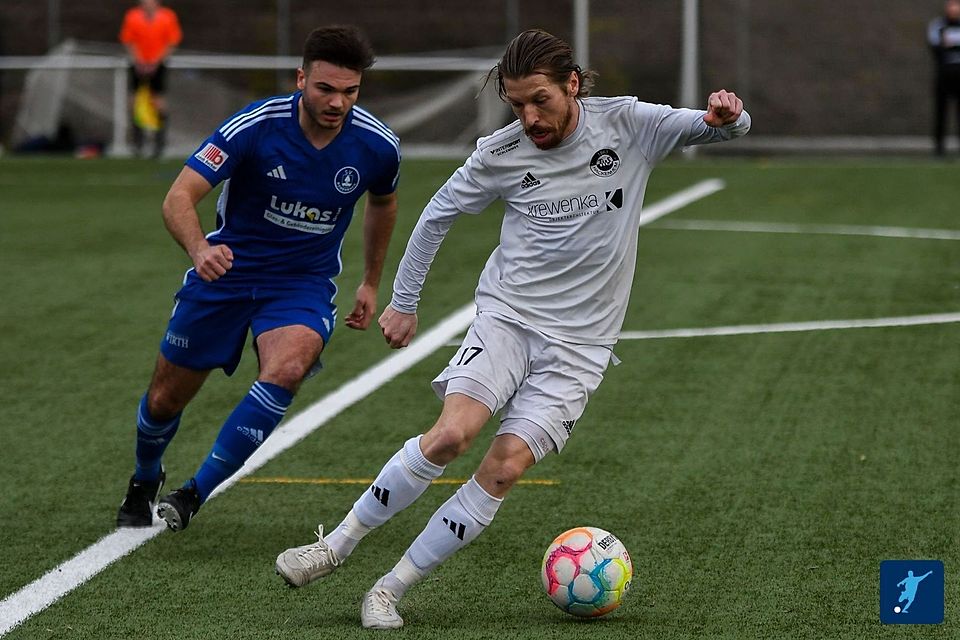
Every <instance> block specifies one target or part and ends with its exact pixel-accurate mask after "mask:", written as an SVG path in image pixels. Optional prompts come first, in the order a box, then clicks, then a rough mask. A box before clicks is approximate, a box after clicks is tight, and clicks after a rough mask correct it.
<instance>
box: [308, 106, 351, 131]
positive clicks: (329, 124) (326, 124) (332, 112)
mask: <svg viewBox="0 0 960 640" xmlns="http://www.w3.org/2000/svg"><path fill="white" fill-rule="evenodd" d="M303 108H304V110H305V111H306V112H307V115H308V116H310V119H311V120H313V123H314V124H315V125H317V126H318V127H320V128H321V129H338V128H340V126H341V125H342V124H343V119H344V117H345V116H346V115H347V112H346V111H339V110H337V109H325V110H324V109H317V108H316V107H314V106H313V105H312V104H310V103H308V102H307V101H306V100H304V101H303ZM325 115H326V116H338V119H337V120H336V122H334V121H331V120H327V119H325V118H324V116H325Z"/></svg>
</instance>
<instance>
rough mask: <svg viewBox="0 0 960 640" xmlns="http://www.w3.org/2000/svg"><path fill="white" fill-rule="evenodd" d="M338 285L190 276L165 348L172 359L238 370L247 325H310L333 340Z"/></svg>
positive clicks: (256, 331)
mask: <svg viewBox="0 0 960 640" xmlns="http://www.w3.org/2000/svg"><path fill="white" fill-rule="evenodd" d="M336 291H337V289H336V287H335V286H334V284H333V283H332V282H330V281H326V283H325V284H321V285H317V284H291V285H289V286H286V285H285V286H284V287H282V288H279V287H261V286H230V287H224V286H211V285H210V284H209V283H206V282H203V281H199V280H190V281H188V282H187V284H185V285H184V286H183V288H181V289H180V291H178V292H177V295H176V296H175V302H174V305H173V313H172V314H171V316H170V322H169V324H168V325H167V332H166V333H165V334H164V337H163V341H162V342H161V343H160V353H162V354H163V356H164V357H165V358H166V359H167V360H169V361H170V362H172V363H173V364H175V365H177V366H180V367H186V368H187V369H195V370H198V371H208V370H210V369H223V371H224V373H226V374H227V375H228V376H229V375H233V372H234V371H236V369H237V365H239V364H240V356H241V355H242V354H243V345H244V343H245V342H246V341H247V331H250V332H252V333H253V337H254V339H256V338H257V336H259V335H260V334H261V333H264V332H265V331H269V330H271V329H276V328H278V327H288V326H291V325H305V326H307V327H310V328H311V329H313V330H314V331H316V332H317V333H319V334H320V337H322V338H323V344H324V346H326V344H327V343H328V342H329V341H330V335H331V334H332V333H333V327H334V323H335V322H336V315H337V308H336V306H335V305H334V304H333V297H334V295H336Z"/></svg>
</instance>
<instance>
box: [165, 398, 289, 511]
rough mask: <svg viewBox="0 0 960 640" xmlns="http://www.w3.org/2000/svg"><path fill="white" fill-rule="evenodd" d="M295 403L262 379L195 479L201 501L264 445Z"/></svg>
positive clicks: (235, 413) (225, 426) (232, 417)
mask: <svg viewBox="0 0 960 640" xmlns="http://www.w3.org/2000/svg"><path fill="white" fill-rule="evenodd" d="M292 400H293V394H292V393H291V392H289V391H287V390H286V389H284V388H283V387H280V386H277V385H275V384H270V383H269V382H261V381H259V380H258V381H257V382H254V383H253V386H252V387H250V392H249V393H248V394H247V395H246V397H244V399H243V400H241V401H240V404H238V405H237V407H236V409H234V410H233V413H231V414H230V417H229V418H227V421H226V422H224V423H223V427H221V429H220V435H218V436H217V440H216V442H214V443H213V448H212V449H211V450H210V454H209V455H208V456H207V459H206V460H204V462H203V464H202V465H200V469H199V470H198V471H197V474H196V475H195V476H194V477H193V479H192V481H194V482H195V484H196V488H197V493H199V494H200V500H201V502H203V501H206V499H207V497H209V495H210V493H211V492H212V491H213V490H214V489H215V488H216V486H217V485H218V484H220V483H221V482H223V481H224V480H226V479H227V478H229V477H230V476H232V475H233V474H234V473H236V472H237V469H239V468H240V467H242V466H243V463H244V462H246V461H247V458H249V457H250V456H251V455H252V454H253V452H254V451H256V450H257V448H258V447H259V446H260V445H261V444H263V441H264V440H266V439H267V436H269V435H270V434H271V433H272V432H273V430H274V428H276V426H277V425H278V424H279V423H280V420H282V419H283V414H284V413H286V411H287V407H289V406H290V402H291V401H292ZM189 484H190V482H188V483H187V485H189ZM187 485H184V486H187Z"/></svg>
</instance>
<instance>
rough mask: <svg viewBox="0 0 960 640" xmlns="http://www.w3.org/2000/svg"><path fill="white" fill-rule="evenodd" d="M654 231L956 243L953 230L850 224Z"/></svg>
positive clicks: (678, 225) (694, 223)
mask: <svg viewBox="0 0 960 640" xmlns="http://www.w3.org/2000/svg"><path fill="white" fill-rule="evenodd" d="M657 228H658V229H680V230H691V231H740V232H746V233H803V234H820V235H839V236H873V237H880V238H917V239H921V240H960V231H957V230H955V229H921V228H911V227H875V226H860V225H852V224H789V223H780V222H736V221H728V220H671V221H669V222H664V223H661V224H658V225H657Z"/></svg>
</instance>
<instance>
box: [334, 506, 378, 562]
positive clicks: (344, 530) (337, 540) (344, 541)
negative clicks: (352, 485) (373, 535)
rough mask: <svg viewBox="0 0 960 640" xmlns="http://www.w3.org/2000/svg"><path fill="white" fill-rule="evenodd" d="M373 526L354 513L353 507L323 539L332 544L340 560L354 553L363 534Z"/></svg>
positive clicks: (368, 531)
mask: <svg viewBox="0 0 960 640" xmlns="http://www.w3.org/2000/svg"><path fill="white" fill-rule="evenodd" d="M370 531H371V527H368V526H365V525H364V524H363V523H362V522H360V520H359V519H358V518H357V516H356V514H354V513H353V509H351V510H350V512H349V513H347V515H346V517H345V518H344V519H343V522H341V523H340V524H339V525H337V528H336V529H334V530H333V531H331V532H330V533H329V534H328V535H325V536H324V537H323V541H324V542H326V543H327V544H328V545H330V548H331V549H333V552H334V553H336V554H337V557H338V558H339V559H340V560H343V559H344V558H346V557H347V556H348V555H350V554H351V553H353V550H354V549H355V548H356V546H357V545H358V544H360V541H361V540H362V539H363V536H365V535H367V534H368V533H370Z"/></svg>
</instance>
